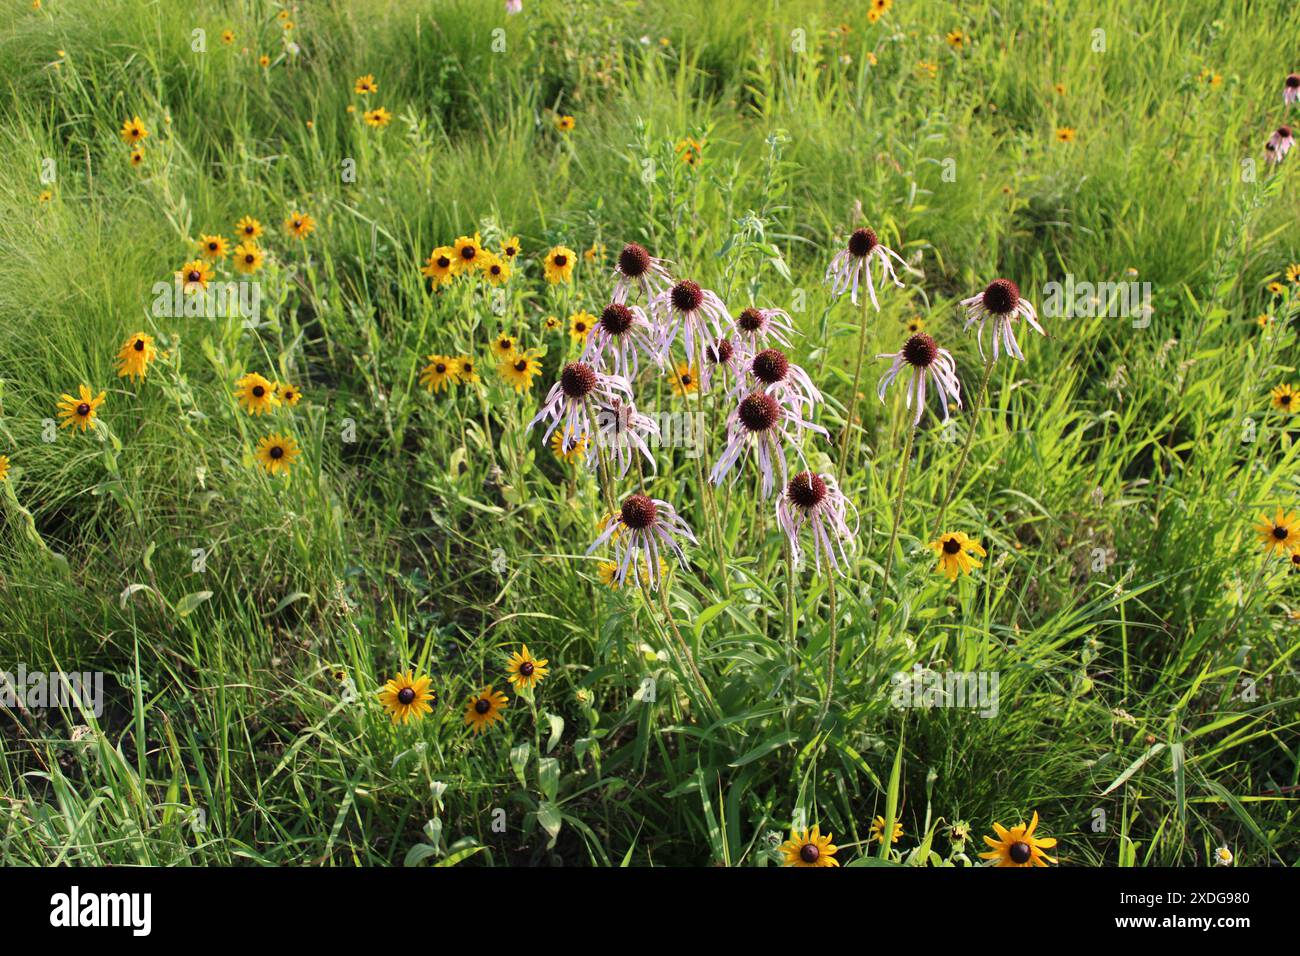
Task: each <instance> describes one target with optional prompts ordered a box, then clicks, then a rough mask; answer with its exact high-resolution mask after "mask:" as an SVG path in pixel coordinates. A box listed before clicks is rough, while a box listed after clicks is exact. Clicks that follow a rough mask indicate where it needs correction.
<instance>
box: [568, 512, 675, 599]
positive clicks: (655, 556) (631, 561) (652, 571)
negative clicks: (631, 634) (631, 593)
mask: <svg viewBox="0 0 1300 956" xmlns="http://www.w3.org/2000/svg"><path fill="white" fill-rule="evenodd" d="M678 538H685V539H686V540H687V541H689V542H690V543H691V544H699V542H698V541H696V540H695V535H694V534H692V533H691V529H690V528H689V527H688V526H687V524H686V522H685V521H683V520H682V519H681V516H680V515H678V514H677V512H676V511H674V510H673V507H672V505H670V504H669V503H668V502H666V501H663V500H661V499H659V498H650V497H647V496H646V495H642V494H634V495H628V496H627V497H626V498H624V499H623V505H622V507H621V508H619V510H618V513H617V514H613V515H610V517H609V520H608V521H607V522H606V523H605V529H604V530H603V531H602V532H601V533H600V537H598V538H597V539H596V541H595V543H594V544H592V546H591V547H590V548H588V549H587V553H588V554H591V553H592V552H593V551H595V550H596V549H597V548H599V547H601V546H602V545H604V544H605V543H606V542H608V541H610V540H611V539H613V542H614V563H615V564H617V565H618V570H617V572H615V574H616V579H617V581H618V583H619V584H620V585H622V584H623V583H625V582H626V580H627V576H628V574H629V573H631V574H633V575H635V574H636V573H637V570H638V565H640V568H641V569H642V573H644V574H645V575H646V577H647V580H648V583H649V585H650V587H651V589H653V590H658V589H659V552H660V550H661V549H663V550H667V551H670V552H672V553H673V554H675V555H677V560H678V561H679V562H681V566H682V567H683V568H685V567H686V554H685V553H684V552H683V551H682V546H681V544H680V543H679V542H678V540H677V539H678ZM638 557H639V558H640V560H638ZM634 580H635V578H634Z"/></svg>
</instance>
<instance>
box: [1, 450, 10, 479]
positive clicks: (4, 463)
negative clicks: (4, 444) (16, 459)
mask: <svg viewBox="0 0 1300 956" xmlns="http://www.w3.org/2000/svg"><path fill="white" fill-rule="evenodd" d="M8 480H9V456H8V455H0V481H8Z"/></svg>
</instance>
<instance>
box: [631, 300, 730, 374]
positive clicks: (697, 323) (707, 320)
mask: <svg viewBox="0 0 1300 956" xmlns="http://www.w3.org/2000/svg"><path fill="white" fill-rule="evenodd" d="M650 312H651V314H652V315H654V316H656V318H657V319H658V322H659V354H660V355H661V356H665V357H666V356H667V355H668V350H669V349H670V348H671V347H672V344H673V340H674V339H676V338H677V333H678V330H680V331H681V334H682V342H683V344H684V346H685V348H686V361H687V363H688V364H689V365H691V366H698V368H699V374H700V388H701V389H703V390H704V391H708V388H709V376H710V372H711V369H710V368H709V363H708V362H702V361H699V360H700V359H703V358H704V357H705V349H707V348H708V346H710V345H712V344H713V343H714V342H716V341H717V340H718V339H720V338H722V326H721V323H722V322H725V321H727V320H728V319H729V318H730V316H728V315H727V307H726V306H725V305H723V304H722V300H721V299H719V298H718V297H717V295H715V294H714V293H713V292H710V291H709V290H708V289H702V288H700V284H699V283H698V282H692V281H690V280H689V279H687V280H685V281H682V282H679V283H677V284H676V285H675V286H673V287H672V288H671V289H665V290H664V291H663V292H660V293H659V294H658V295H657V296H655V297H654V299H652V300H651V302H650Z"/></svg>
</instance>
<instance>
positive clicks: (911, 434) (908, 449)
mask: <svg viewBox="0 0 1300 956" xmlns="http://www.w3.org/2000/svg"><path fill="white" fill-rule="evenodd" d="M914 438H916V422H915V420H914V421H913V422H912V424H911V427H909V428H908V429H907V443H906V445H904V447H903V472H902V474H901V475H899V477H898V498H897V500H895V502H894V526H893V528H892V529H891V530H890V532H889V550H887V551H886V552H885V578H884V581H883V582H882V583H881V585H880V599H881V601H884V599H885V594H886V592H888V590H889V572H890V570H892V569H893V567H894V544H895V543H896V542H897V541H898V525H899V523H900V522H901V521H902V520H903V494H904V492H905V491H906V490H907V472H908V468H909V466H910V465H911V463H912V440H913V439H914ZM876 624H877V627H878V626H879V624H880V618H879V617H877V618H876Z"/></svg>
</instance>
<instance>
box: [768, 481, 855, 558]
mask: <svg viewBox="0 0 1300 956" xmlns="http://www.w3.org/2000/svg"><path fill="white" fill-rule="evenodd" d="M850 511H852V513H853V527H852V528H850V527H849V525H848V520H847V517H848V514H849V512H850ZM776 521H777V524H778V525H780V527H781V530H782V531H784V532H785V536H786V537H787V538H788V539H789V541H790V550H791V552H792V553H793V554H794V558H795V560H796V561H798V560H800V558H801V557H802V556H803V552H802V549H801V548H800V547H799V530H800V529H801V528H803V527H804V526H805V525H807V527H808V529H809V531H810V532H811V533H812V551H813V560H814V561H815V563H816V566H817V570H818V571H821V568H822V557H823V556H825V558H826V563H827V565H828V566H829V568H830V570H831V571H833V572H839V573H840V574H844V573H845V572H846V571H847V565H848V562H849V552H850V551H852V550H853V547H854V544H855V542H856V540H857V533H858V515H857V510H856V509H855V508H854V507H853V505H852V504H850V503H849V500H848V498H846V497H845V496H844V492H842V491H840V489H839V486H838V485H836V483H835V479H834V478H833V477H831V476H830V475H819V474H817V473H816V472H812V471H801V472H799V474H797V475H795V476H794V477H793V478H791V479H790V481H789V482H788V483H787V484H786V486H785V491H784V492H783V493H782V494H781V496H780V497H779V498H777V501H776Z"/></svg>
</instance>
